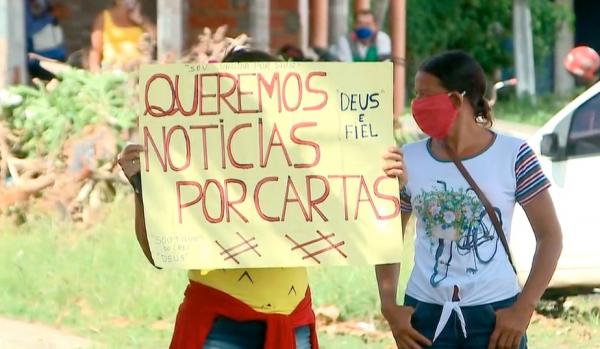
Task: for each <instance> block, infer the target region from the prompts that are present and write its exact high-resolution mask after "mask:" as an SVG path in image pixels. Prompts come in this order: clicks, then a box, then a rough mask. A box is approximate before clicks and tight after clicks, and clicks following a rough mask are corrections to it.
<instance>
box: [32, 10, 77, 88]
mask: <svg viewBox="0 0 600 349" xmlns="http://www.w3.org/2000/svg"><path fill="white" fill-rule="evenodd" d="M25 5H26V6H25V29H26V36H27V52H28V53H33V54H35V55H40V56H43V57H45V58H50V59H52V60H56V61H61V62H64V61H65V60H66V58H67V49H66V48H65V41H64V35H63V31H62V28H61V27H60V23H59V20H60V19H64V18H66V17H68V15H69V10H68V8H67V7H65V6H64V5H62V4H60V3H52V2H50V1H49V0H27V1H26V3H25ZM35 55H31V56H30V57H29V59H28V61H27V68H28V70H29V75H30V77H31V78H40V79H43V80H50V79H52V77H53V75H52V73H50V72H49V71H47V70H45V69H43V68H42V67H41V66H40V61H39V60H38V59H37V58H36V57H35Z"/></svg>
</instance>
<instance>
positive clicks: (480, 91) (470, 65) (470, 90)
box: [419, 50, 493, 127]
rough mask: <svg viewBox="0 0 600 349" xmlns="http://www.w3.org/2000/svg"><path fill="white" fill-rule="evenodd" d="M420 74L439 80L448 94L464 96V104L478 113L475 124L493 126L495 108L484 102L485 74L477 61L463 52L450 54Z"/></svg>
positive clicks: (436, 59)
mask: <svg viewBox="0 0 600 349" xmlns="http://www.w3.org/2000/svg"><path fill="white" fill-rule="evenodd" d="M419 71H422V72H424V73H428V74H431V75H434V76H435V77H437V78H438V79H440V82H441V83H442V86H443V87H444V88H445V89H446V90H448V91H456V92H459V93H462V92H465V100H467V101H469V103H470V104H471V106H472V107H473V110H475V120H476V121H478V122H481V123H484V124H485V125H486V126H487V127H491V126H492V123H493V115H492V108H491V107H490V105H489V103H488V101H487V100H486V99H485V90H486V78H485V73H484V71H483V68H481V65H480V64H479V63H478V62H477V61H476V60H475V58H473V57H472V56H471V55H469V54H468V53H466V52H464V51H460V50H454V51H448V52H444V53H441V54H438V55H435V56H433V57H431V58H429V59H428V60H426V61H425V62H424V63H423V64H421V66H420V67H419Z"/></svg>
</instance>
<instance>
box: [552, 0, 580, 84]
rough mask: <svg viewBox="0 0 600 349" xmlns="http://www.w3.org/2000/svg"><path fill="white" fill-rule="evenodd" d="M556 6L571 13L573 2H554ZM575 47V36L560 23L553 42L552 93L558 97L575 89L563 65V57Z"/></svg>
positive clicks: (564, 24)
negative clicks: (564, 8) (561, 6)
mask: <svg viewBox="0 0 600 349" xmlns="http://www.w3.org/2000/svg"><path fill="white" fill-rule="evenodd" d="M555 2H556V5H563V6H565V7H566V8H567V9H569V11H570V12H571V13H572V12H573V0H556V1H555ZM574 45H575V35H573V31H572V30H571V26H570V25H569V23H568V22H567V21H563V22H562V23H560V26H559V28H558V31H557V32H556V38H555V40H554V93H556V94H557V95H559V96H565V95H568V94H569V93H570V92H571V91H572V90H573V88H574V87H575V79H573V76H571V74H569V72H568V71H567V70H566V69H565V66H564V65H563V62H564V59H565V57H566V56H567V55H568V54H569V51H570V50H571V49H572V48H573V46H574Z"/></svg>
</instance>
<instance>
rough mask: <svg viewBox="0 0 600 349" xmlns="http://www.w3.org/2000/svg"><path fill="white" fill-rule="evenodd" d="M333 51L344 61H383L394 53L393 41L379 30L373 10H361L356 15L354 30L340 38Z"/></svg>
mask: <svg viewBox="0 0 600 349" xmlns="http://www.w3.org/2000/svg"><path fill="white" fill-rule="evenodd" d="M331 53H332V54H333V55H335V56H336V57H337V58H338V59H339V60H340V61H343V62H377V61H383V60H386V59H389V58H390V57H391V55H392V41H391V40H390V37H389V35H387V34H386V33H385V32H383V31H381V30H379V28H378V26H377V22H376V21H375V15H374V14H373V12H371V11H370V10H360V11H357V12H356V13H355V15H354V30H353V31H352V32H351V33H350V34H348V35H345V36H342V37H341V38H339V40H338V42H337V43H336V44H335V45H334V46H333V47H332V48H331Z"/></svg>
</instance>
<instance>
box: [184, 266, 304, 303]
mask: <svg viewBox="0 0 600 349" xmlns="http://www.w3.org/2000/svg"><path fill="white" fill-rule="evenodd" d="M188 277H189V278H190V280H192V281H195V282H199V283H201V284H203V285H206V286H209V287H212V288H215V289H217V290H219V291H222V292H225V293H227V294H229V295H230V296H232V297H234V298H236V299H238V300H240V301H242V302H244V303H246V304H247V305H249V306H250V307H252V308H253V309H254V310H256V311H260V312H263V313H278V314H290V313H291V312H292V311H294V309H295V308H296V306H297V305H298V303H300V301H302V299H304V296H305V295H306V289H307V288H308V274H307V272H306V268H261V269H219V270H210V271H205V270H190V271H189V272H188Z"/></svg>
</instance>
